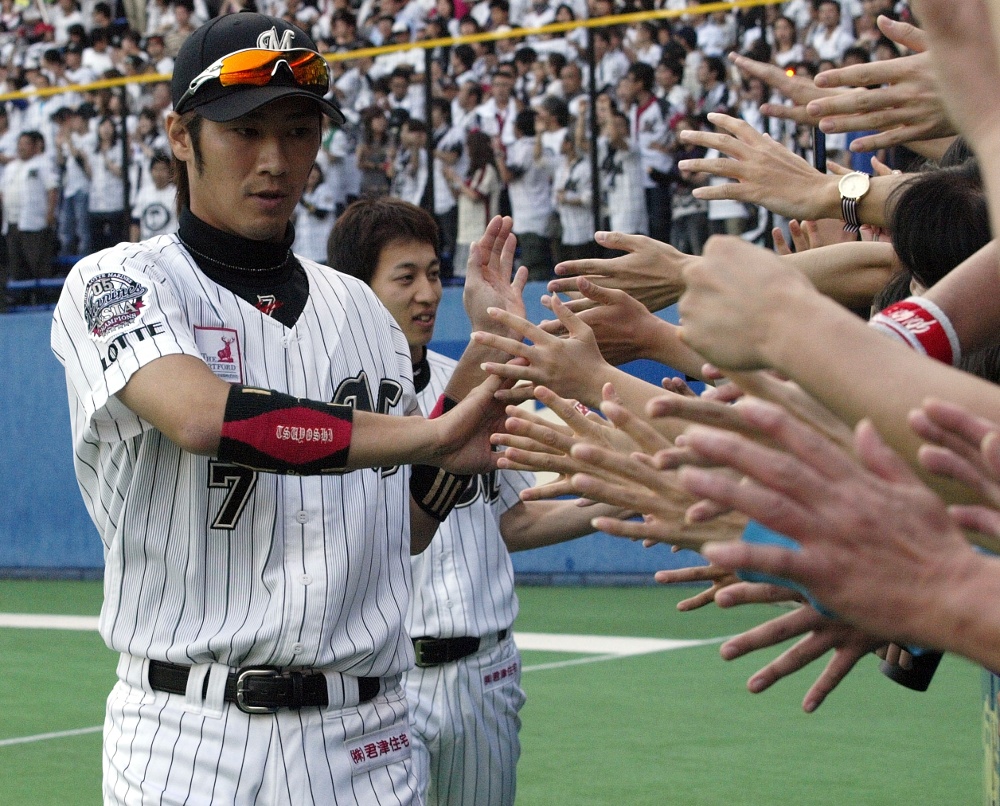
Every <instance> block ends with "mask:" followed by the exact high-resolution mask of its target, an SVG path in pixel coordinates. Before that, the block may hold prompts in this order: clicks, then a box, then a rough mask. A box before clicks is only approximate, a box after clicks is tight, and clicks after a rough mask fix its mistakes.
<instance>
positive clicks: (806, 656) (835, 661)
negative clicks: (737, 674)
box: [719, 583, 885, 713]
mask: <svg viewBox="0 0 1000 806" xmlns="http://www.w3.org/2000/svg"><path fill="white" fill-rule="evenodd" d="M774 587H776V586H770V585H755V584H750V583H740V584H739V585H733V586H732V587H730V588H727V589H726V590H725V591H722V592H720V594H719V595H720V597H721V596H722V594H723V593H725V594H727V595H728V599H729V600H730V606H731V604H736V602H735V601H733V600H735V599H737V598H738V597H739V599H740V601H739V603H741V604H744V603H747V602H760V601H774V599H773V598H772V597H771V596H769V595H768V594H769V593H771V592H770V591H769V590H768V589H770V588H774ZM755 588H761V589H763V590H762V591H761V592H762V593H763V594H764V597H765V598H763V599H762V598H760V597H758V596H757V595H756V592H755V591H754V590H753V589H755ZM777 590H780V591H783V596H784V598H785V599H787V597H788V593H789V591H788V589H787V588H778V589H777ZM797 636H802V638H801V639H800V640H799V641H797V642H796V643H795V644H794V645H793V646H792V647H790V648H789V649H787V650H785V651H784V652H782V653H781V654H780V655H779V656H778V657H777V658H775V659H774V660H773V661H771V662H770V663H768V664H767V665H766V666H764V667H763V668H761V669H760V670H759V671H757V672H756V673H755V674H754V675H753V676H752V677H751V678H750V679H749V680H747V689H748V690H749V691H751V692H753V693H754V694H758V693H760V692H762V691H766V690H767V689H769V688H770V687H771V686H773V685H774V684H775V683H777V682H778V681H779V680H781V679H782V678H785V677H788V676H789V675H792V674H795V673H796V672H798V671H801V670H802V669H804V668H805V667H806V666H808V665H809V664H810V663H812V662H813V661H815V660H818V659H819V658H821V657H823V655H825V654H826V653H827V652H828V651H829V650H831V649H832V650H833V656H832V657H831V658H830V661H829V662H828V663H827V665H826V668H824V669H823V672H822V673H821V674H820V676H819V677H818V678H817V679H816V682H815V683H813V684H812V686H811V687H810V688H809V691H808V692H806V696H805V698H804V699H803V700H802V710H804V711H805V712H806V713H812V712H813V711H815V710H816V709H817V708H819V706H820V705H822V704H823V701H824V700H825V699H826V698H827V696H828V695H829V694H830V692H831V691H833V690H834V689H835V688H836V687H837V685H838V684H839V683H840V681H841V680H843V679H844V678H845V677H846V676H847V674H848V673H849V672H850V671H851V669H853V668H854V666H855V665H856V664H857V662H858V661H859V660H861V658H863V657H864V656H865V655H867V654H868V653H869V652H872V651H873V650H875V649H877V648H878V647H879V646H881V645H882V644H884V643H885V642H884V641H882V640H881V639H879V638H876V637H874V636H871V635H868V634H867V633H865V632H864V631H862V630H860V629H858V628H856V627H852V626H850V625H849V624H845V623H844V622H841V621H836V620H834V619H830V618H827V617H826V616H823V615H821V614H820V613H819V612H817V611H816V610H815V609H813V608H812V607H810V606H809V605H802V606H801V607H798V608H796V609H795V610H793V611H792V612H790V613H785V614H783V615H781V616H778V617H777V618H774V619H771V620H770V621H766V622H764V623H763V624H761V625H759V626H757V627H754V628H753V629H751V630H748V631H747V632H745V633H742V634H741V635H738V636H736V637H735V638H730V639H729V640H728V641H726V642H725V643H724V644H723V645H722V646H721V647H720V648H719V652H720V654H721V655H722V657H723V658H725V659H726V660H733V659H735V658H740V657H743V656H744V655H747V654H749V653H751V652H754V651H756V650H758V649H765V648H768V647H772V646H775V645H777V644H780V643H782V642H783V641H787V640H788V639H789V638H795V637H797Z"/></svg>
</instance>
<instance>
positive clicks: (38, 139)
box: [0, 131, 59, 289]
mask: <svg viewBox="0 0 1000 806" xmlns="http://www.w3.org/2000/svg"><path fill="white" fill-rule="evenodd" d="M58 188H59V181H58V179H57V177H56V176H55V174H54V172H53V171H52V160H51V159H50V158H49V156H48V155H47V154H45V139H44V138H43V137H42V135H41V133H40V132H38V131H25V132H21V135H20V137H18V138H17V159H15V160H14V161H13V162H11V163H9V164H8V165H7V167H6V168H5V169H4V183H3V227H4V234H5V235H6V236H7V266H6V268H5V269H3V270H0V279H2V280H3V285H2V286H0V288H3V289H6V287H7V279H8V278H7V276H6V272H7V271H9V272H10V279H11V280H38V279H42V278H45V277H51V276H52V256H53V252H54V245H55V232H54V228H55V224H56V207H57V203H58V194H59V190H58Z"/></svg>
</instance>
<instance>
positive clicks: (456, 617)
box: [404, 351, 533, 806]
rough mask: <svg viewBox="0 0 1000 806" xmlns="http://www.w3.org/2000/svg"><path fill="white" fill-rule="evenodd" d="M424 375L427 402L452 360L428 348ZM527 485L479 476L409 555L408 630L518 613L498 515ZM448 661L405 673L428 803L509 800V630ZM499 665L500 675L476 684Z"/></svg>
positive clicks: (478, 626)
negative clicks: (426, 541)
mask: <svg viewBox="0 0 1000 806" xmlns="http://www.w3.org/2000/svg"><path fill="white" fill-rule="evenodd" d="M427 361H428V364H429V366H430V381H429V382H428V385H427V387H426V388H424V389H423V390H422V391H421V392H419V393H418V400H419V403H420V408H421V410H422V411H430V410H431V409H432V408H433V407H434V404H435V402H436V401H437V399H438V397H439V396H440V395H441V394H442V393H443V392H444V389H445V387H446V386H447V383H448V379H449V377H450V376H451V373H452V372H453V371H454V367H455V362H454V361H452V360H451V359H450V358H447V357H445V356H442V355H438V354H437V353H433V352H429V351H428V353H427ZM532 484H533V479H532V478H531V476H530V475H529V474H526V473H514V472H501V473H497V474H490V475H488V476H481V477H479V478H478V479H477V480H476V482H475V483H474V484H472V485H471V486H470V488H469V490H468V491H467V493H466V494H465V495H464V496H463V498H462V500H461V501H460V502H459V504H458V506H457V507H456V508H455V509H454V510H453V511H452V513H451V515H449V516H448V518H447V520H445V522H444V523H443V524H442V525H441V527H440V528H439V529H438V532H437V534H436V535H435V537H434V539H433V540H432V541H431V544H430V546H429V547H428V548H427V550H426V551H424V552H423V553H422V554H419V555H417V556H416V557H412V558H411V559H410V563H411V566H412V569H413V600H412V603H411V605H410V609H409V612H408V614H407V628H408V630H409V632H410V635H412V636H433V637H436V638H454V637H458V636H480V637H481V636H491V635H494V636H495V634H496V633H497V632H498V631H500V630H503V629H510V627H511V625H512V624H513V623H514V618H515V616H516V615H517V596H516V595H515V593H514V571H513V567H512V565H511V561H510V554H509V553H508V552H507V547H506V546H505V545H504V542H503V538H502V537H501V536H500V526H499V519H500V515H501V514H503V513H504V512H506V511H507V510H508V509H509V508H510V507H512V506H514V504H516V503H518V501H519V498H518V493H519V492H520V491H521V490H522V489H524V488H526V487H529V486H531V485H532ZM484 643H486V647H485V648H484V649H481V650H480V651H479V652H478V653H476V654H474V655H471V656H469V657H468V658H465V659H463V660H460V661H457V662H455V663H449V664H444V665H442V666H437V667H430V668H426V669H419V668H414V669H411V670H410V671H408V672H407V673H406V674H405V676H404V680H405V685H406V690H407V695H408V696H409V699H410V709H411V712H412V714H411V718H412V721H413V745H414V763H415V766H416V768H417V774H418V777H419V778H420V780H421V786H422V787H424V788H425V789H426V798H427V803H428V804H452V806H460V804H466V806H499V805H500V804H511V803H513V802H514V791H515V779H516V766H517V759H518V756H519V755H520V743H519V741H518V735H517V734H518V730H519V728H520V725H521V722H520V719H519V718H518V711H519V710H520V709H521V706H522V705H523V704H524V692H523V691H522V690H521V687H520V657H519V655H518V652H517V647H516V646H514V642H513V640H512V639H511V638H509V637H508V638H507V639H506V640H505V641H503V642H502V643H501V644H499V645H497V644H496V641H495V639H494V640H492V642H490V641H486V642H484ZM497 664H500V665H501V668H503V669H504V670H505V671H507V670H509V669H514V668H516V674H508V675H505V676H504V678H503V679H502V681H498V682H497V683H496V684H492V683H491V684H490V685H489V686H487V685H484V682H483V676H484V672H485V671H486V670H490V669H492V668H493V667H494V666H497Z"/></svg>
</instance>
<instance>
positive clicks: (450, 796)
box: [404, 636, 525, 806]
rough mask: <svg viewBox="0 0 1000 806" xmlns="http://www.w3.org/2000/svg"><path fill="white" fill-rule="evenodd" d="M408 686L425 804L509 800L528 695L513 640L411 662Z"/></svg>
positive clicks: (472, 805) (506, 805) (478, 805)
mask: <svg viewBox="0 0 1000 806" xmlns="http://www.w3.org/2000/svg"><path fill="white" fill-rule="evenodd" d="M487 679H488V682H487ZM404 685H405V688H406V694H407V697H408V698H409V701H410V718H411V720H412V723H413V741H412V745H413V763H414V767H415V769H416V774H417V778H418V780H419V782H420V788H421V791H422V792H424V793H425V794H424V796H425V799H426V802H427V806H511V804H513V803H514V794H515V790H516V785H517V761H518V758H520V755H521V743H520V740H519V739H518V731H519V730H520V728H521V718H520V717H519V716H518V712H519V711H520V710H521V706H523V705H524V700H525V696H524V692H523V691H522V690H521V656H520V653H519V652H518V651H517V646H515V644H514V639H513V638H512V637H510V636H508V637H507V638H506V639H504V640H503V641H502V642H501V643H500V644H498V645H496V646H493V647H490V648H487V649H483V650H480V651H479V652H477V653H475V654H473V655H469V656H468V657H467V658H463V659H462V660H459V661H455V662H454V663H445V664H442V665H440V666H430V667H427V668H416V669H411V670H410V671H408V672H407V673H406V674H405V675H404Z"/></svg>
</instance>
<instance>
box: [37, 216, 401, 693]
mask: <svg viewBox="0 0 1000 806" xmlns="http://www.w3.org/2000/svg"><path fill="white" fill-rule="evenodd" d="M301 263H302V265H303V267H304V269H305V271H306V274H307V277H308V282H309V298H308V301H307V303H306V305H305V309H304V310H303V312H302V313H301V315H300V316H299V318H298V320H297V322H296V323H295V326H294V327H292V328H291V329H287V328H285V327H284V326H283V325H282V324H281V323H280V322H278V321H276V320H274V319H272V318H270V317H268V316H265V315H264V314H262V313H260V312H259V311H258V310H257V309H255V308H254V307H253V306H252V305H250V304H249V303H247V302H246V301H244V300H242V299H240V298H239V297H238V296H237V295H236V294H234V293H232V292H231V291H229V290H227V289H226V288H224V287H222V286H219V285H217V284H216V283H214V282H212V281H211V280H209V279H208V278H207V277H206V276H205V275H204V274H203V273H202V272H201V271H200V270H199V269H198V268H197V266H196V265H195V263H194V262H193V260H192V259H191V257H190V255H189V254H188V252H187V251H186V250H185V249H184V248H183V247H182V246H181V245H180V243H179V241H178V239H177V237H176V236H174V235H164V236H159V237H156V238H153V239H151V240H148V241H145V242H143V243H139V244H121V245H119V246H117V247H114V248H112V249H109V250H105V251H103V252H99V253H97V254H96V255H91V256H90V257H88V258H85V259H84V260H82V261H81V262H80V263H79V264H77V266H76V267H75V268H74V269H73V271H72V272H71V273H70V275H69V277H68V278H67V280H66V285H65V288H64V290H63V293H62V296H61V298H60V300H59V304H58V306H57V308H56V312H55V317H54V320H53V325H52V349H53V351H54V352H55V354H56V356H57V357H58V358H59V360H60V361H61V362H62V363H63V364H64V366H65V368H66V378H67V386H68V391H69V401H70V416H71V422H72V431H73V443H74V454H75V457H74V458H75V463H76V471H77V478H78V480H79V484H80V489H81V491H82V493H83V497H84V500H85V503H86V505H87V508H88V510H89V511H90V514H91V517H92V518H93V520H94V522H95V524H96V525H97V528H98V531H99V532H100V535H101V538H102V540H103V542H104V555H105V566H106V568H105V577H104V579H105V582H104V594H105V596H104V606H103V608H102V612H101V623H100V629H101V634H102V636H103V637H104V640H105V642H106V643H107V644H108V646H110V647H111V648H112V649H115V650H118V651H120V652H127V653H130V654H132V655H138V656H142V657H149V658H156V659H161V660H169V661H173V662H176V663H203V662H210V661H216V662H221V663H225V664H228V665H230V666H240V665H251V664H268V665H275V666H315V667H323V668H328V669H331V670H335V671H341V672H347V673H350V674H354V675H360V676H384V675H391V674H396V673H398V672H400V671H402V670H403V669H405V668H407V667H409V666H411V665H412V660H413V654H412V646H411V644H410V642H409V640H407V637H406V634H405V632H404V631H403V618H404V613H405V610H406V606H407V601H408V598H409V587H410V574H409V563H408V558H409V497H410V496H409V485H408V471H407V470H406V468H402V469H386V470H378V469H366V470H358V471H354V472H352V473H348V474H344V475H335V474H329V475H323V476H306V477H299V476H283V475H276V474H269V473H254V472H252V471H249V470H247V469H245V468H239V467H236V466H234V465H225V464H222V463H219V462H218V461H216V460H214V459H212V458H209V457H205V456H197V455H194V454H190V453H187V452H185V451H182V450H181V449H180V448H179V447H178V446H177V445H175V444H174V443H172V442H171V441H170V440H168V439H167V438H166V437H164V436H163V435H162V434H161V433H160V432H159V431H157V430H156V429H154V428H153V427H152V426H151V425H150V424H149V423H147V422H144V421H142V420H140V419H139V418H138V417H137V416H136V415H135V414H133V413H132V412H131V411H130V410H129V409H127V408H126V407H125V406H124V405H123V404H122V403H121V402H119V400H118V399H117V398H116V397H114V394H115V393H116V392H118V391H119V390H120V389H122V388H123V387H124V386H125V384H126V382H127V381H128V380H129V378H130V377H131V375H132V374H133V373H134V372H136V371H137V370H138V369H139V368H140V367H142V366H143V365H145V364H148V363H149V362H151V361H153V360H155V359H156V358H158V357H160V356H164V355H168V354H185V355H191V356H195V357H197V358H200V359H202V360H204V361H205V362H206V363H207V364H208V366H209V367H210V368H211V369H212V371H213V372H215V374H216V375H217V376H219V377H221V378H222V379H223V380H226V381H230V382H238V383H243V384H246V385H250V386H260V387H264V388H269V389H275V390H278V391H280V392H286V393H288V394H291V395H295V396H298V397H305V398H310V399H313V400H323V401H335V402H340V403H349V404H354V405H355V406H356V407H357V408H359V409H370V410H381V411H385V412H388V413H392V414H404V413H406V412H408V411H413V410H414V409H415V406H416V403H415V399H414V391H413V382H412V378H411V371H412V370H411V364H410V352H409V348H408V347H407V345H406V340H405V339H404V337H403V335H402V333H401V332H400V330H399V328H398V327H397V325H396V323H395V322H394V321H393V319H392V317H391V316H390V315H389V313H388V312H387V311H386V310H385V308H383V307H382V304H381V303H380V302H379V301H378V299H377V298H376V297H375V295H374V294H373V293H372V292H371V291H370V289H369V288H368V287H367V286H365V285H364V284H363V283H361V282H359V281H357V280H355V279H354V278H351V277H348V276H345V275H343V274H340V273H339V272H335V271H332V270H330V269H328V268H326V267H321V266H319V265H318V264H316V263H312V262H310V261H307V260H304V259H303V260H301ZM169 393H170V390H169V389H165V390H164V394H169Z"/></svg>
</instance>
